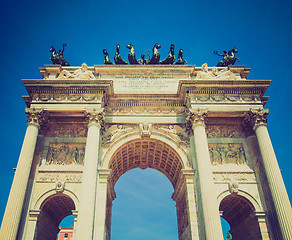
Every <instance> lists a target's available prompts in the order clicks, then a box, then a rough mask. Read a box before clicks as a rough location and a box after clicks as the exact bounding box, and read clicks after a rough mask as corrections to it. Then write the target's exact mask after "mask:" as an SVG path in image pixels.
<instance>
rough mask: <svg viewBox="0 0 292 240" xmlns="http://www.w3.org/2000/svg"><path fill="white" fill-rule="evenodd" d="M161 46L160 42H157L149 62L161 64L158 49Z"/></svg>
mask: <svg viewBox="0 0 292 240" xmlns="http://www.w3.org/2000/svg"><path fill="white" fill-rule="evenodd" d="M159 48H161V46H160V45H159V44H158V43H155V45H154V47H153V49H152V53H153V54H152V58H151V59H150V61H149V63H148V64H159V60H160V53H159V52H158V49H159Z"/></svg>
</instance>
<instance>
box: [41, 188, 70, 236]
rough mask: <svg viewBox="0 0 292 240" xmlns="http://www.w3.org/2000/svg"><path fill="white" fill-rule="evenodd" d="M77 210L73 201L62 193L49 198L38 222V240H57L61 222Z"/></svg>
mask: <svg viewBox="0 0 292 240" xmlns="http://www.w3.org/2000/svg"><path fill="white" fill-rule="evenodd" d="M72 210H75V204H74V202H73V200H72V199H71V198H70V197H69V196H67V195H65V194H62V193H59V194H55V195H53V196H51V197H49V198H47V199H46V200H45V201H44V203H43V204H42V206H41V213H40V215H39V218H38V222H37V239H38V240H56V237H57V234H58V232H59V228H58V226H59V224H60V222H61V221H62V220H63V219H64V218H65V217H67V216H69V215H71V214H72Z"/></svg>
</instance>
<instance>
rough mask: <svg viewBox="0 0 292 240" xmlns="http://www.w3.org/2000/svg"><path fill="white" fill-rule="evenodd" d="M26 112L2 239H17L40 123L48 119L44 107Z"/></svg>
mask: <svg viewBox="0 0 292 240" xmlns="http://www.w3.org/2000/svg"><path fill="white" fill-rule="evenodd" d="M25 112H26V114H27V116H28V124H27V129H26V133H25V137H24V141H23V144H22V148H21V152H20V156H19V159H18V164H17V168H16V172H15V176H14V179H13V182H12V186H11V190H10V194H9V198H8V201H7V205H6V209H5V213H4V217H3V220H2V226H1V232H0V239H5V240H15V239H16V237H17V232H18V228H19V223H20V218H21V212H22V208H23V204H24V198H25V193H26V189H27V184H28V178H29V174H30V169H31V165H32V161H33V156H34V151H35V146H36V141H37V137H38V132H39V128H40V125H41V124H42V123H43V122H44V121H45V120H46V114H45V112H44V111H43V110H42V109H31V108H27V109H26V111H25Z"/></svg>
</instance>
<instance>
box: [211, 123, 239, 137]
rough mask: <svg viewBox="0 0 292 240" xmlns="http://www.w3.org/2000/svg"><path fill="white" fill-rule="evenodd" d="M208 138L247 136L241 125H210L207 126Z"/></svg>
mask: <svg viewBox="0 0 292 240" xmlns="http://www.w3.org/2000/svg"><path fill="white" fill-rule="evenodd" d="M206 134H207V137H208V138H240V137H245V133H244V132H243V130H242V127H241V126H237V125H236V126H228V125H208V126H206Z"/></svg>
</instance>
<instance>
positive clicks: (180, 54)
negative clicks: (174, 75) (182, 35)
mask: <svg viewBox="0 0 292 240" xmlns="http://www.w3.org/2000/svg"><path fill="white" fill-rule="evenodd" d="M183 53H184V50H183V49H180V50H179V52H178V56H177V61H176V62H175V64H176V65H184V64H188V63H187V61H186V60H184V58H183Z"/></svg>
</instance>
